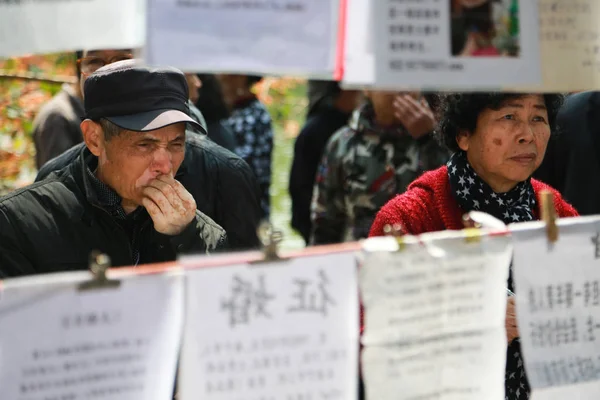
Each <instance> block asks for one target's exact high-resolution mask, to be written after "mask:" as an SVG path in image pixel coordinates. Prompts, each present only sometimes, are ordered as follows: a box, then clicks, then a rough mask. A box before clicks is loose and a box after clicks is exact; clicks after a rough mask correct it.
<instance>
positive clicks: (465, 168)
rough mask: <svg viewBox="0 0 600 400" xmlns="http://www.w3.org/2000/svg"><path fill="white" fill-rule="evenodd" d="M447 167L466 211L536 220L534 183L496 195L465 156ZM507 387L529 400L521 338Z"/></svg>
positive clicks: (510, 395)
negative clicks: (534, 213)
mask: <svg viewBox="0 0 600 400" xmlns="http://www.w3.org/2000/svg"><path fill="white" fill-rule="evenodd" d="M446 165H447V167H448V179H449V181H450V187H451V188H452V193H453V194H454V198H455V199H456V201H457V202H458V205H459V206H460V208H461V209H462V210H463V211H465V212H469V211H472V210H477V211H482V212H485V213H487V214H490V215H493V216H494V217H496V218H498V219H500V220H502V221H504V223H505V224H509V223H513V222H526V221H532V220H533V219H534V215H533V210H534V209H535V207H536V199H535V192H534V190H533V186H532V185H531V180H530V179H527V180H526V181H523V182H520V183H518V184H517V185H516V186H515V187H514V188H513V189H511V190H510V191H509V192H506V193H495V192H494V191H493V190H492V188H491V187H490V186H489V185H488V184H487V183H485V182H484V181H483V180H482V179H481V178H480V177H479V176H478V175H477V174H476V173H475V171H474V170H473V168H472V167H471V165H470V164H469V161H468V160H467V155H466V153H465V152H463V151H460V152H457V153H454V155H452V157H451V158H450V161H448V163H447V164H446ZM508 287H509V288H510V289H511V290H514V289H513V284H512V274H511V276H510V277H509V280H508ZM504 386H505V398H506V400H526V399H529V393H530V389H529V382H528V381H527V376H526V375H525V368H524V366H523V357H522V355H521V344H520V342H519V339H518V338H517V339H515V340H513V342H512V343H511V344H510V346H508V349H507V354H506V372H505V378H504Z"/></svg>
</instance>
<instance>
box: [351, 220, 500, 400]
mask: <svg viewBox="0 0 600 400" xmlns="http://www.w3.org/2000/svg"><path fill="white" fill-rule="evenodd" d="M420 240H421V242H422V243H419V239H418V238H416V237H410V236H407V237H405V238H404V239H403V244H402V249H401V250H400V251H395V249H397V248H398V244H397V242H396V240H395V239H393V238H375V239H369V240H368V241H367V242H365V259H364V263H363V266H362V268H361V270H360V275H359V277H360V279H359V285H360V290H361V296H362V300H363V304H364V307H365V332H364V336H363V339H362V343H363V345H364V346H365V347H364V349H363V354H362V371H363V377H364V380H365V388H366V393H367V398H368V399H383V400H385V399H394V400H397V399H407V400H408V399H414V400H416V399H457V400H458V399H462V400H464V399H477V400H481V399H490V400H491V399H497V400H502V399H504V370H505V364H506V333H505V328H504V319H505V313H506V296H507V295H506V281H507V278H508V270H509V264H510V257H511V248H510V239H509V238H507V237H506V236H500V237H485V236H484V237H481V238H479V240H478V241H477V242H474V243H468V242H467V241H466V239H465V237H464V236H463V233H461V232H458V233H454V232H443V233H436V234H427V235H422V236H421V237H420Z"/></svg>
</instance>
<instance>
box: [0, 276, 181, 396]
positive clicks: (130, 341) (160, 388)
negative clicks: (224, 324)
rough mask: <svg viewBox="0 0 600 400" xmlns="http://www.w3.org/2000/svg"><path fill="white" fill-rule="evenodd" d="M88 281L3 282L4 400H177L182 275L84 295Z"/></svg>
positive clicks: (0, 348)
mask: <svg viewBox="0 0 600 400" xmlns="http://www.w3.org/2000/svg"><path fill="white" fill-rule="evenodd" d="M86 275H87V274H86ZM81 276H82V275H81V274H75V275H73V276H72V278H69V279H64V278H63V277H57V278H55V277H54V276H52V277H47V276H46V277H42V279H41V280H40V277H34V278H31V279H29V278H25V279H24V280H15V285H12V283H13V282H11V281H5V282H4V283H5V284H6V287H5V289H4V292H3V294H2V298H1V300H0V388H1V389H0V392H1V393H2V394H1V396H0V397H2V398H3V399H13V400H43V399H95V398H102V399H105V400H117V399H124V398H127V399H128V400H136V399H139V400H142V399H143V400H166V399H170V398H172V394H173V385H174V382H175V376H176V364H177V355H178V351H179V344H180V338H181V332H182V326H183V300H184V299H183V278H182V276H174V275H152V276H143V277H136V278H127V279H124V280H123V281H122V282H121V286H120V287H119V288H115V289H98V290H91V291H86V292H79V291H78V290H77V284H78V282H81V281H82V278H81Z"/></svg>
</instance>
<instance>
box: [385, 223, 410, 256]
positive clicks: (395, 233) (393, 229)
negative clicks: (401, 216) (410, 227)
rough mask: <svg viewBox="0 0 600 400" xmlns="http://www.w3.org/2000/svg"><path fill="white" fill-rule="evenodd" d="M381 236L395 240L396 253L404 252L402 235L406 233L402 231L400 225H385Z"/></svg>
mask: <svg viewBox="0 0 600 400" xmlns="http://www.w3.org/2000/svg"><path fill="white" fill-rule="evenodd" d="M383 234H384V235H385V236H391V237H394V238H396V241H397V242H398V251H402V250H404V247H405V243H404V235H405V234H406V232H405V231H404V228H403V227H402V225H401V224H398V223H396V224H392V225H389V224H388V225H385V226H384V227H383Z"/></svg>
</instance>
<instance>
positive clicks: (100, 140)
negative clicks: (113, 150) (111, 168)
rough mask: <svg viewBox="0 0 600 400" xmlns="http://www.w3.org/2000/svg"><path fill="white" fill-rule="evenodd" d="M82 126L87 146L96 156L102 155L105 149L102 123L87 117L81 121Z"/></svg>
mask: <svg viewBox="0 0 600 400" xmlns="http://www.w3.org/2000/svg"><path fill="white" fill-rule="evenodd" d="M80 127H81V132H82V133H83V141H84V142H85V145H86V146H87V148H88V149H90V152H91V153H92V154H93V155H95V156H96V157H98V156H100V154H102V151H103V149H104V133H103V132H102V127H101V126H100V124H99V123H97V122H94V121H92V120H91V119H85V120H83V122H81V125H80Z"/></svg>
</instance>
